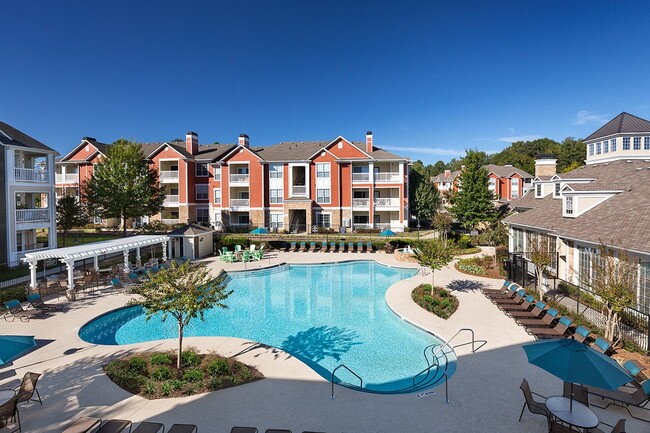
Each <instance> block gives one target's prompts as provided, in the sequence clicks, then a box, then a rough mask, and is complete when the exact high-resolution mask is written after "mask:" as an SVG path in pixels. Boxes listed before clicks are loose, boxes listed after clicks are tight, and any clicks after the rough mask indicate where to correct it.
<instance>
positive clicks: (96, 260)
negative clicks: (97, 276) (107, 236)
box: [93, 255, 99, 271]
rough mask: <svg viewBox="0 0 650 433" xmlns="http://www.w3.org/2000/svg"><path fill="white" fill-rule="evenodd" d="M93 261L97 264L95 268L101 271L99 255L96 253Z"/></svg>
mask: <svg viewBox="0 0 650 433" xmlns="http://www.w3.org/2000/svg"><path fill="white" fill-rule="evenodd" d="M93 261H94V265H95V270H96V271H99V260H98V257H97V255H95V256H94V257H93Z"/></svg>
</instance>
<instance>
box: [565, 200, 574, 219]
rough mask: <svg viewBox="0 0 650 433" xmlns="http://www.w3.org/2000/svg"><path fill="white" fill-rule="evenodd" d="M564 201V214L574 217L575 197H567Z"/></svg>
mask: <svg viewBox="0 0 650 433" xmlns="http://www.w3.org/2000/svg"><path fill="white" fill-rule="evenodd" d="M564 200H565V201H564V213H565V214H567V215H573V197H565V198H564Z"/></svg>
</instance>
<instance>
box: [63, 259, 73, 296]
mask: <svg viewBox="0 0 650 433" xmlns="http://www.w3.org/2000/svg"><path fill="white" fill-rule="evenodd" d="M65 265H66V268H67V269H68V288H69V289H70V290H74V259H66V260H65Z"/></svg>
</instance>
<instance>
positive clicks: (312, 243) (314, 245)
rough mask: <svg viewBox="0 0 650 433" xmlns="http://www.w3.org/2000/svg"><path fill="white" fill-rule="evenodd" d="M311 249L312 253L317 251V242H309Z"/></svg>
mask: <svg viewBox="0 0 650 433" xmlns="http://www.w3.org/2000/svg"><path fill="white" fill-rule="evenodd" d="M309 251H310V252H312V253H315V252H316V242H309Z"/></svg>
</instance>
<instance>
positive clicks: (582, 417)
mask: <svg viewBox="0 0 650 433" xmlns="http://www.w3.org/2000/svg"><path fill="white" fill-rule="evenodd" d="M546 407H547V408H548V410H549V412H551V414H553V416H554V417H556V418H557V419H559V420H560V421H563V422H565V423H567V424H569V425H572V426H574V427H578V428H582V429H587V431H588V430H589V429H592V428H595V427H597V426H598V423H599V421H598V417H597V416H596V414H595V413H594V411H592V410H591V409H589V408H588V407H587V406H585V405H584V404H582V403H580V402H578V401H576V400H575V399H574V400H573V406H571V399H570V398H568V397H564V396H561V395H553V396H550V397H548V398H547V399H546Z"/></svg>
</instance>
